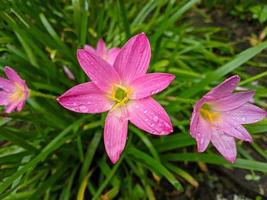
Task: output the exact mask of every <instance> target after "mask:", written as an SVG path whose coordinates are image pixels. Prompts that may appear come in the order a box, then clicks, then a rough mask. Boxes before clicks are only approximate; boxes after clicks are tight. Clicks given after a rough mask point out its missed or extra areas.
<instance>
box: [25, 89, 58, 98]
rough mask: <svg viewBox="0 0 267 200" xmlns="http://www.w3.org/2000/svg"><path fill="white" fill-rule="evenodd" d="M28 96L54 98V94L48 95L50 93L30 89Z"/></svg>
mask: <svg viewBox="0 0 267 200" xmlns="http://www.w3.org/2000/svg"><path fill="white" fill-rule="evenodd" d="M30 96H31V97H34V96H35V97H43V98H47V99H56V96H53V95H50V94H44V93H41V92H38V91H34V90H30Z"/></svg>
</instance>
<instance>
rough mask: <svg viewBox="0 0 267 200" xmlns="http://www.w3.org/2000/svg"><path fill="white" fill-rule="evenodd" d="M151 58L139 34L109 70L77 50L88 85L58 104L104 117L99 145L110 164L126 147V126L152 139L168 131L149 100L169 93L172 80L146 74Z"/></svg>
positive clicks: (164, 118)
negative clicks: (153, 96) (142, 131)
mask: <svg viewBox="0 0 267 200" xmlns="http://www.w3.org/2000/svg"><path fill="white" fill-rule="evenodd" d="M150 56H151V50H150V44H149V41H148V39H147V37H146V35H145V34H144V33H141V34H138V35H136V36H134V37H132V38H131V39H130V40H129V41H128V42H127V43H126V44H125V45H124V47H123V48H122V49H121V51H120V52H119V54H118V56H117V57H116V59H115V62H114V64H113V66H111V65H110V64H109V63H107V62H106V61H104V60H103V59H101V58H100V57H99V56H96V55H95V54H94V53H92V52H90V51H85V50H83V49H79V50H78V52H77V57H78V61H79V63H80V65H81V67H82V69H83V70H84V71H85V73H86V74H87V75H88V77H89V78H90V79H91V82H87V83H82V84H80V85H77V86H75V87H73V88H71V89H70V90H68V91H67V92H66V93H64V94H63V95H62V96H60V97H59V98H58V101H59V103H60V104H61V105H62V106H64V107H65V108H67V109H69V110H72V111H75V112H80V113H101V112H105V111H109V112H108V114H107V117H106V122H105V128H104V144H105V149H106V152H107V154H108V156H109V158H110V159H111V161H112V162H113V163H115V162H117V160H118V159H119V157H120V155H121V153H122V151H123V149H124V147H125V144H126V139H127V132H128V121H130V122H132V123H133V124H134V125H136V126H137V127H138V128H140V129H142V130H144V131H146V132H148V133H151V134H154V135H167V134H169V133H171V132H172V131H173V127H172V124H171V120H170V118H169V116H168V114H167V113H166V112H165V110H164V109H163V107H162V106H161V105H160V104H159V103H158V102H157V101H155V100H154V99H153V98H152V97H151V96H152V95H154V94H156V93H159V92H161V91H162V90H164V89H165V88H166V87H168V85H169V84H170V83H171V82H172V80H173V79H174V75H172V74H167V73H148V74H146V72H147V69H148V66H149V62H150Z"/></svg>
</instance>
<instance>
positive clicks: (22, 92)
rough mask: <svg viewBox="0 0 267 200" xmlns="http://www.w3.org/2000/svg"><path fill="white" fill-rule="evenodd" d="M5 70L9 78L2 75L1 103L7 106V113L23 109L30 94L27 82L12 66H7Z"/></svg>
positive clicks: (0, 85) (0, 83) (0, 80)
mask: <svg viewBox="0 0 267 200" xmlns="http://www.w3.org/2000/svg"><path fill="white" fill-rule="evenodd" d="M4 72H5V74H6V76H7V77H8V79H4V78H1V77H0V105H2V106H5V107H6V109H5V112H6V113H10V112H12V111H14V110H15V109H17V111H21V110H22V108H23V106H24V104H25V101H26V100H27V98H28V96H29V89H28V87H27V85H26V82H25V81H24V80H22V79H21V78H20V76H19V75H18V74H17V72H16V71H15V70H13V69H12V68H10V67H5V68H4Z"/></svg>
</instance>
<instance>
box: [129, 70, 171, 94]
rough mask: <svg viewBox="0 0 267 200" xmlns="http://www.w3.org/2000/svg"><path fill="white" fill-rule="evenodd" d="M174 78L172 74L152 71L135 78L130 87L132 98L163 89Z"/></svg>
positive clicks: (155, 92)
mask: <svg viewBox="0 0 267 200" xmlns="http://www.w3.org/2000/svg"><path fill="white" fill-rule="evenodd" d="M174 78H175V76H174V75H172V74H166V73H152V74H145V75H143V76H140V77H138V78H137V79H135V80H134V81H133V82H132V83H131V85H130V87H131V88H132V90H133V94H132V96H131V98H132V99H141V98H144V97H148V96H151V95H154V94H157V93H159V92H161V91H162V90H164V89H165V88H166V87H168V86H169V84H170V83H171V82H172V81H173V79H174Z"/></svg>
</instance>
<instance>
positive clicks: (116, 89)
mask: <svg viewBox="0 0 267 200" xmlns="http://www.w3.org/2000/svg"><path fill="white" fill-rule="evenodd" d="M131 94H132V90H131V89H130V88H127V87H124V86H122V85H119V84H114V85H113V86H112V92H111V96H109V98H110V99H112V100H113V101H115V105H114V106H113V108H112V110H114V109H115V108H117V107H119V106H123V105H125V104H126V103H127V102H128V100H129V98H130V96H131Z"/></svg>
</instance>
